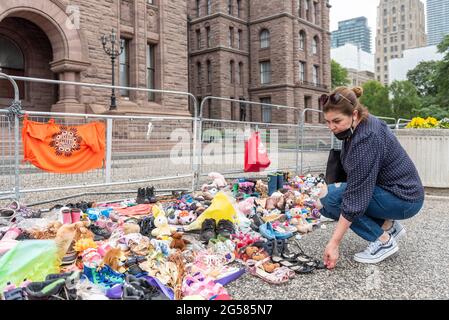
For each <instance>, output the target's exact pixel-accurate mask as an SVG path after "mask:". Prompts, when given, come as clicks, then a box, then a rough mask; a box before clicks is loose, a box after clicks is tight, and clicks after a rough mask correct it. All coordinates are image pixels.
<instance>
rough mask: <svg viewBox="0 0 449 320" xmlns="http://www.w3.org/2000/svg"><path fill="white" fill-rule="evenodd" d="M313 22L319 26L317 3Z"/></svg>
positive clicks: (314, 4) (314, 5)
mask: <svg viewBox="0 0 449 320" xmlns="http://www.w3.org/2000/svg"><path fill="white" fill-rule="evenodd" d="M313 22H314V23H315V24H318V9H317V3H316V2H314V3H313Z"/></svg>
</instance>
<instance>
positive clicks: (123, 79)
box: [120, 39, 129, 97]
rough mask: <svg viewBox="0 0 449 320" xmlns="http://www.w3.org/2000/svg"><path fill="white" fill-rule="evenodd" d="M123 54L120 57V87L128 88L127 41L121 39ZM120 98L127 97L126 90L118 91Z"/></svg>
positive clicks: (127, 92)
mask: <svg viewBox="0 0 449 320" xmlns="http://www.w3.org/2000/svg"><path fill="white" fill-rule="evenodd" d="M121 41H122V43H123V53H122V54H121V55H120V86H121V87H129V40H128V39H121ZM120 95H121V96H122V97H129V91H128V90H120Z"/></svg>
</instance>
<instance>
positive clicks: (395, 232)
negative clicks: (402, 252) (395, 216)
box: [387, 220, 405, 241]
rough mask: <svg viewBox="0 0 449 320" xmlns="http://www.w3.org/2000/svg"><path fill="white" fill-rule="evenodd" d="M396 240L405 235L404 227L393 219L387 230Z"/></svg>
mask: <svg viewBox="0 0 449 320" xmlns="http://www.w3.org/2000/svg"><path fill="white" fill-rule="evenodd" d="M387 232H388V233H389V234H390V236H392V237H393V238H394V239H395V240H396V241H397V240H398V239H399V238H401V237H403V236H405V228H404V226H403V225H402V224H400V223H399V222H398V221H396V220H395V221H394V222H393V225H392V226H391V228H390V229H389V230H388V231H387Z"/></svg>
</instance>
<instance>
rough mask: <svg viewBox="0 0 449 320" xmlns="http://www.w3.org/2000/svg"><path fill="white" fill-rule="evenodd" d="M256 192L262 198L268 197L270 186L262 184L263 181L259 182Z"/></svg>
mask: <svg viewBox="0 0 449 320" xmlns="http://www.w3.org/2000/svg"><path fill="white" fill-rule="evenodd" d="M255 191H256V192H257V193H259V194H260V197H261V198H266V197H268V185H266V184H265V183H263V182H262V180H257V182H256V187H255Z"/></svg>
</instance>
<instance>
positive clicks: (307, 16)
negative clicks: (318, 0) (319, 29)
mask: <svg viewBox="0 0 449 320" xmlns="http://www.w3.org/2000/svg"><path fill="white" fill-rule="evenodd" d="M309 7H310V1H309V0H305V1H304V8H305V10H306V19H307V20H310V10H309Z"/></svg>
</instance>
